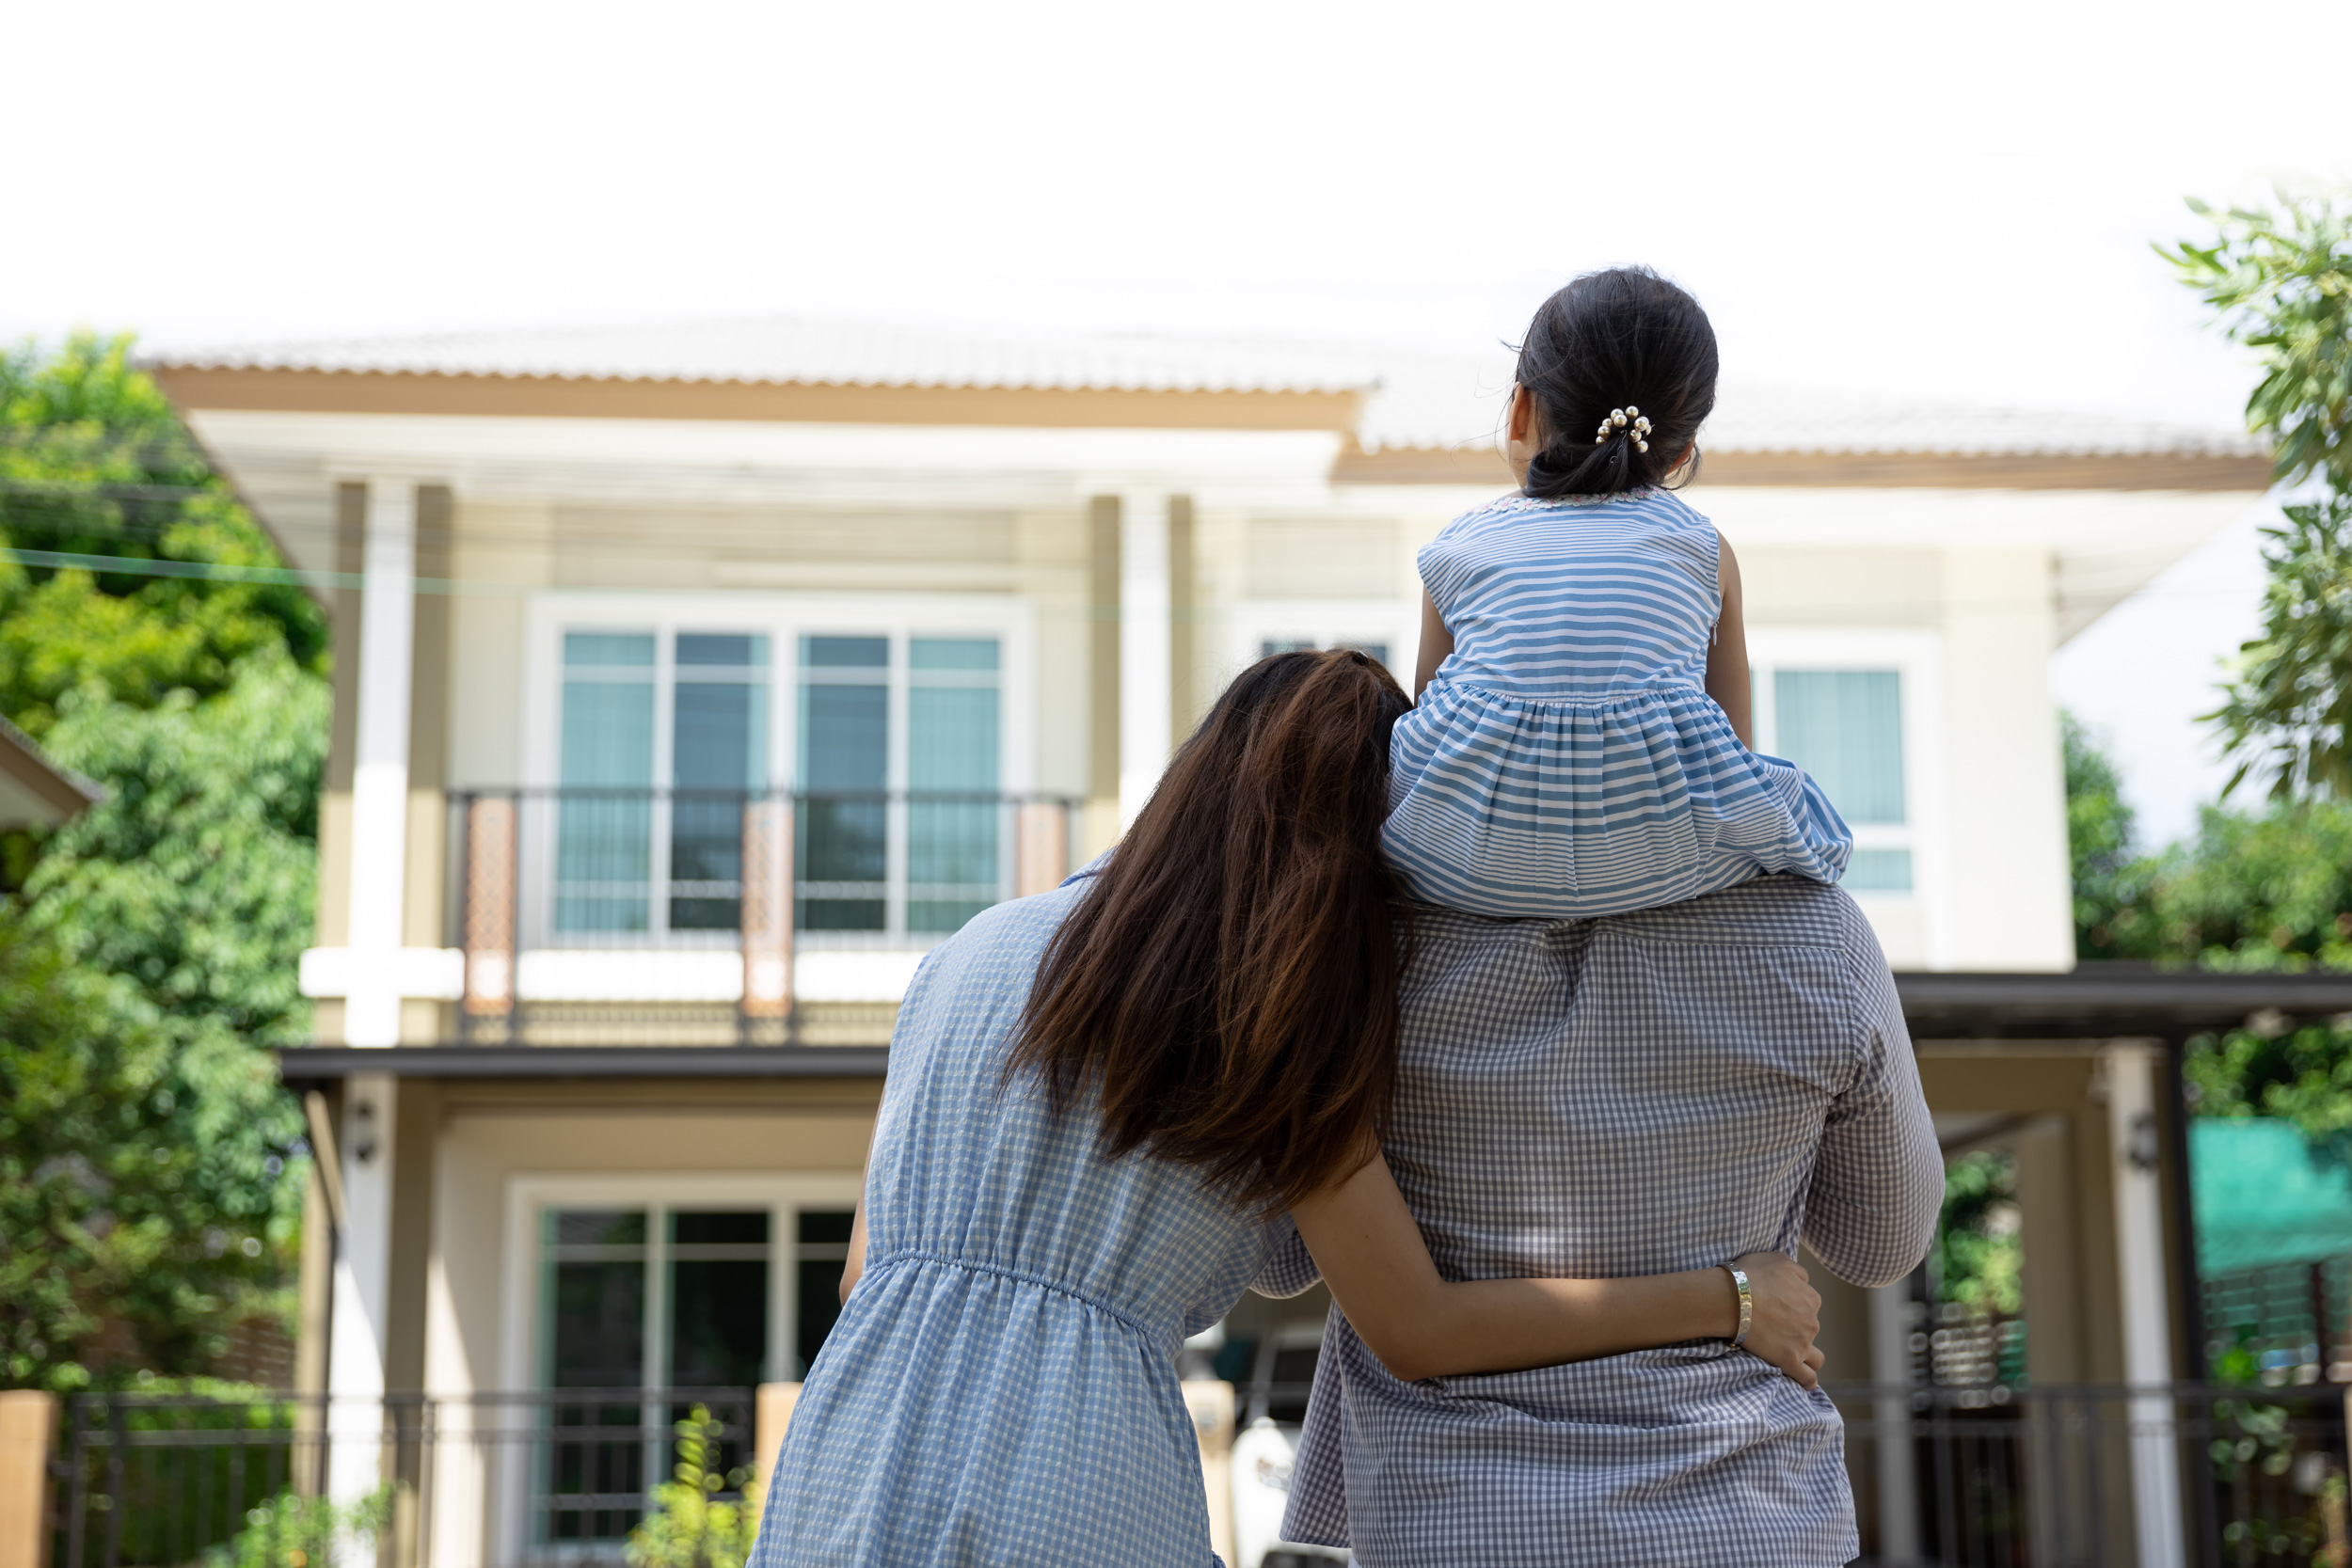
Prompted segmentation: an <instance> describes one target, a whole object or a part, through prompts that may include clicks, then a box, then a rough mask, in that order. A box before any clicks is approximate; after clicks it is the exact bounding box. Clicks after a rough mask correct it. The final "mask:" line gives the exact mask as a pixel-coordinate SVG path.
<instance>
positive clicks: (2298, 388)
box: [2157, 196, 2352, 493]
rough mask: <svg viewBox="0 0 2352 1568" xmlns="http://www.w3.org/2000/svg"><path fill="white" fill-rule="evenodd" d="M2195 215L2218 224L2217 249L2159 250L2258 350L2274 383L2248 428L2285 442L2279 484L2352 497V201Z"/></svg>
mask: <svg viewBox="0 0 2352 1568" xmlns="http://www.w3.org/2000/svg"><path fill="white" fill-rule="evenodd" d="M2189 209H2190V210H2191V211H2192V212H2194V213H2196V214H2197V215H2198V216H2200V217H2201V218H2205V219H2207V220H2209V221H2210V222H2211V223H2212V224H2213V225H2214V229H2215V234H2214V237H2213V239H2212V242H2211V243H2210V244H2207V245H2193V244H2191V243H2189V242H2187V241H2183V242H2181V243H2180V244H2179V245H2174V246H2172V247H2171V248H2169V249H2166V248H2165V247H2163V246H2161V245H2160V246H2158V247H2157V251H2158V254H2160V255H2162V256H2163V257H2164V258H2165V260H2167V261H2170V262H2171V263H2172V265H2173V266H2174V268H2175V269H2177V271H2178V272H2179V274H2180V277H2181V281H2182V282H2184V283H2185V284H2187V285H2188V286H2189V287H2190V288H2192V289H2195V290H2196V291H2197V292H2198V293H2199V294H2200V295H2201V296H2202V297H2203V299H2204V301H2205V303H2206V304H2208V305H2210V306H2212V307H2213V309H2215V310H2216V311H2217V313H2218V314H2219V315H2220V318H2221V323H2222V328H2223V330H2224V331H2226V332H2228V333H2229V335H2230V336H2231V337H2232V338H2233V339H2235V340H2236V341H2239V342H2241V343H2244V344H2246V345H2247V346H2248V347H2249V348H2251V349H2253V350H2255V351H2256V353H2257V355H2258V356H2259V358H2260V361H2261V364H2262V367H2263V378H2262V380H2261V382H2260V383H2259V384H2257V385H2256V387H2255V388H2254V390H2253V394H2252V395H2251V396H2250V397H2249V398H2248V399H2247V400H2246V420H2247V424H2248V426H2249V428H2250V429H2254V430H2258V431H2267V432H2269V433H2270V434H2271V435H2272V436H2275V437H2276V439H2277V443H2278V456H2277V467H2276V468H2275V469H2274V476H2275V478H2276V479H2277V480H2278V481H2280V483H2290V484H2292V483H2298V482H2300V481H2302V480H2304V479H2308V478H2310V477H2311V476H2312V475H2314V474H2318V475H2321V476H2324V477H2325V478H2326V479H2327V481H2328V487H2329V488H2330V489H2332V490H2335V491H2337V492H2339V493H2342V492H2346V491H2352V445H2348V444H2347V442H2346V440H2345V436H2346V433H2347V429H2352V204H2346V203H2344V202H2343V201H2341V200H2339V199H2336V198H2295V197H2287V196H2281V197H2280V198H2279V199H2278V201H2277V202H2276V203H2275V204H2274V205H2272V206H2270V207H2267V208H2259V207H2233V208H2230V209H2228V210H2227V211H2218V210H2217V209H2215V208H2213V207H2210V206H2208V205H2206V204H2205V203H2204V202H2201V201H2191V202H2190V203H2189Z"/></svg>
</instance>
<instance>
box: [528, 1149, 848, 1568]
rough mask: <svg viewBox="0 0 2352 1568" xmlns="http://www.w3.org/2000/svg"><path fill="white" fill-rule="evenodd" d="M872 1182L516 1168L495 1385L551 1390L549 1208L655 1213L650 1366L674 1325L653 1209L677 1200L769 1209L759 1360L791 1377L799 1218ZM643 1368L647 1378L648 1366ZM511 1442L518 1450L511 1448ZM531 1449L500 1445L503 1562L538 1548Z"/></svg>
mask: <svg viewBox="0 0 2352 1568" xmlns="http://www.w3.org/2000/svg"><path fill="white" fill-rule="evenodd" d="M865 1186H866V1179H865V1177H864V1175H863V1174H861V1173H857V1172H848V1171H843V1172H805V1173H795V1174H791V1175H785V1176H769V1175H757V1174H750V1173H740V1174H725V1173H720V1174H711V1173H681V1172H628V1173H612V1172H596V1173H536V1174H532V1175H517V1176H510V1177H509V1178H507V1181H506V1203H505V1209H506V1247H505V1254H506V1257H505V1269H504V1272H505V1280H504V1285H503V1290H504V1301H503V1303H502V1318H503V1321H502V1322H501V1325H500V1341H501V1343H500V1354H499V1362H500V1366H499V1370H500V1372H501V1377H500V1378H499V1379H498V1381H497V1382H495V1383H493V1384H490V1385H488V1386H491V1387H497V1388H513V1389H523V1390H529V1391H531V1392H532V1393H546V1392H549V1390H548V1386H547V1355H548V1351H549V1350H550V1349H551V1347H550V1346H549V1345H548V1342H547V1324H546V1303H545V1302H544V1301H543V1300H542V1299H541V1292H542V1290H543V1288H544V1285H545V1281H546V1278H547V1269H546V1261H547V1243H546V1241H545V1237H546V1230H545V1228H544V1226H543V1223H542V1216H543V1215H544V1214H545V1213H546V1212H547V1211H548V1210H549V1209H644V1210H645V1211H647V1216H646V1219H647V1223H646V1259H645V1269H646V1291H645V1352H644V1354H645V1363H646V1371H650V1370H652V1368H653V1367H654V1365H655V1364H656V1358H657V1357H659V1356H660V1355H661V1354H664V1346H665V1345H666V1342H667V1338H668V1327H669V1323H668V1320H667V1318H666V1317H665V1316H664V1315H663V1310H662V1309H663V1307H665V1306H666V1304H667V1298H668V1294H669V1281H668V1278H667V1274H666V1271H665V1270H663V1269H662V1268H661V1264H662V1262H663V1260H664V1257H665V1254H666V1250H667V1245H668V1241H667V1237H668V1227H667V1226H666V1225H663V1224H659V1223H656V1221H655V1219H654V1214H655V1212H667V1211H669V1210H674V1209H679V1208H693V1209H720V1208H724V1209H739V1210H742V1209H765V1210H767V1211H768V1215H769V1220H768V1234H769V1238H770V1241H769V1254H768V1355H767V1361H766V1364H765V1365H764V1366H763V1367H762V1368H761V1381H762V1382H763V1383H776V1382H784V1381H787V1379H785V1378H783V1377H781V1376H780V1375H779V1373H780V1372H781V1371H782V1370H783V1369H784V1368H785V1366H786V1358H787V1356H788V1355H789V1354H790V1353H791V1347H792V1346H793V1344H794V1343H795V1342H796V1339H797V1338H798V1335H799V1332H800V1323H799V1321H798V1313H799V1306H800V1301H799V1291H798V1289H797V1285H798V1280H797V1277H796V1274H795V1270H794V1264H795V1263H796V1262H797V1261H798V1259H797V1258H796V1257H795V1255H794V1254H795V1249H796V1247H797V1244H798V1241H799V1236H800V1216H801V1214H802V1212H803V1211H805V1210H844V1209H854V1208H856V1207H857V1203H858V1199H859V1197H860V1196H862V1194H863V1193H864V1191H865ZM657 1237H658V1238H660V1240H657V1239H656V1238H657ZM639 1375H640V1377H641V1378H644V1376H645V1375H646V1373H645V1372H641V1373H640V1374H639ZM644 1388H645V1390H646V1391H647V1392H657V1391H659V1386H658V1385H655V1384H652V1383H650V1382H648V1383H645V1384H644ZM500 1419H501V1420H503V1419H506V1418H500ZM507 1449H512V1450H513V1451H512V1452H508V1451H506V1450H507ZM533 1451H534V1450H533V1449H532V1446H531V1445H530V1444H528V1443H523V1444H514V1445H501V1451H500V1452H499V1453H498V1454H496V1455H494V1456H493V1460H492V1465H493V1469H494V1478H493V1481H492V1484H491V1489H490V1493H489V1498H490V1501H491V1505H492V1509H493V1514H494V1516H493V1518H492V1519H491V1521H490V1526H491V1530H490V1539H491V1540H493V1541H496V1542H498V1543H501V1545H502V1547H503V1550H504V1553H505V1560H510V1561H516V1562H519V1561H523V1560H526V1558H528V1557H530V1556H531V1555H532V1553H533V1552H535V1551H538V1550H540V1548H536V1547H533V1546H532V1544H531V1542H530V1530H531V1512H532V1498H531V1497H530V1495H529V1494H530V1488H531V1486H532V1474H533V1471H532V1455H533Z"/></svg>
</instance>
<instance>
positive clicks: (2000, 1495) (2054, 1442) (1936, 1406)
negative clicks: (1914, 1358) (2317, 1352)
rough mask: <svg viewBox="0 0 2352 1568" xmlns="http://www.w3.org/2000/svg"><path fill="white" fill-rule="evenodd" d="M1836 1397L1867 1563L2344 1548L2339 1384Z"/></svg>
mask: <svg viewBox="0 0 2352 1568" xmlns="http://www.w3.org/2000/svg"><path fill="white" fill-rule="evenodd" d="M1829 1392H1830V1396H1831V1398H1832V1399H1833V1400H1835V1401H1836V1404H1837V1406H1838V1409H1839V1411H1840V1412H1841V1413H1842V1414H1843V1415H1844V1417H1845V1418H1846V1447H1847V1461H1848V1465H1849V1466H1850V1470H1851V1474H1852V1477H1853V1481H1854V1492H1855V1498H1856V1504H1857V1513H1859V1515H1860V1519H1861V1524H1862V1529H1863V1544H1864V1548H1865V1550H1864V1560H1865V1561H1867V1562H1874V1563H1883V1564H1896V1563H1904V1564H1913V1563H1916V1564H1936V1565H1938V1568H1943V1565H1959V1564H1967V1565H1970V1568H2027V1565H2031V1568H2076V1565H2081V1568H2104V1565H2106V1564H2110V1563H2114V1564H2122V1563H2138V1562H2150V1561H2154V1562H2164V1561H2181V1562H2187V1563H2198V1564H2207V1563H2210V1564H2230V1565H2246V1568H2251V1565H2255V1564H2264V1565H2273V1564H2276V1565H2283V1564H2288V1563H2293V1564H2296V1568H2304V1565H2307V1564H2310V1563H2312V1562H2313V1561H2315V1560H2325V1559H2322V1558H2320V1557H2319V1556H2318V1554H2320V1553H2321V1552H2323V1551H2324V1550H2326V1549H2328V1548H2329V1547H2331V1546H2332V1547H2336V1548H2339V1549H2341V1548H2342V1547H2343V1546H2344V1503H2343V1495H2344V1494H2343V1489H2344V1468H2345V1448H2344V1390H2342V1389H2339V1388H2334V1387H2327V1386H2322V1387H2317V1388H2306V1389H2294V1388H2283V1389H2275V1388H2263V1387H2225V1386H2185V1385H2170V1386H2157V1387H2152V1388H2125V1387H2118V1386H2112V1385H2098V1386H2039V1387H2012V1386H2004V1385H1997V1384H1995V1385H1989V1386H1973V1387H1931V1386H1930V1387H1918V1386H1909V1387H1907V1386H1871V1385H1843V1386H1832V1387H1831V1388H1830V1390H1829ZM1890 1439H1891V1441H1890ZM2168 1542H2169V1545H2167V1544H2166V1543H2168ZM2173 1547H2177V1551H2175V1550H2173V1549H2172V1548H2173ZM2143 1548H2153V1549H2150V1550H2145V1551H2144V1550H2143Z"/></svg>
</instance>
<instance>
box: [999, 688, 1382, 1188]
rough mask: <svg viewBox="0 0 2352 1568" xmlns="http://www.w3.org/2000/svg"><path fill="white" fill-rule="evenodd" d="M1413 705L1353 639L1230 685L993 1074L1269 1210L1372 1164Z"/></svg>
mask: <svg viewBox="0 0 2352 1568" xmlns="http://www.w3.org/2000/svg"><path fill="white" fill-rule="evenodd" d="M1409 706H1411V704H1410V703H1408V702H1407V701H1406V696H1405V693H1404V692H1403V691H1401V690H1399V689H1398V688H1397V684H1396V682H1395V681H1394V680H1393V679H1391V676H1390V675H1389V673H1388V672H1387V671H1386V670H1383V669H1382V668H1381V667H1380V666H1379V665H1378V664H1376V663H1375V662H1374V661H1373V660H1372V659H1370V658H1367V657H1365V656H1364V655H1362V654H1360V653H1356V652H1354V651H1352V650H1346V649H1342V650H1337V651H1334V652H1329V653H1288V654H1276V655H1275V656H1273V657H1270V658H1263V659H1261V660H1259V661H1258V662H1257V663H1256V664H1253V665H1251V666H1250V667H1249V668H1248V670H1245V671H1244V672H1242V673H1241V676H1240V677H1239V678H1238V679H1236V680H1235V681H1234V682H1233V684H1232V686H1230V687H1228V688H1227V689H1226V691H1225V694H1224V695H1223V696H1222V697H1219V698H1218V699H1217V701H1216V706H1215V707H1214V708H1212V709H1210V711H1209V716H1208V717H1207V718H1206V719H1204V720H1202V721H1201V722H1200V729H1198V730H1196V731H1195V732H1194V733H1193V736H1192V738H1191V739H1189V740H1187V741H1185V742H1184V748H1183V750H1181V751H1179V752H1177V753H1176V760H1175V761H1174V762H1172V763H1170V764H1169V765H1168V772H1167V774H1166V776H1165V777H1163V778H1162V779H1161V780H1160V785H1159V788H1158V789H1157V790H1155V791H1154V792H1153V793H1152V799H1151V800H1150V801H1149V802H1148V803H1147V804H1146V805H1145V806H1144V808H1143V811H1142V813H1141V814H1140V815H1139V816H1136V822H1135V826H1134V827H1132V828H1130V829H1128V830H1127V834H1126V836H1125V837H1124V838H1123V839H1121V840H1120V845H1119V848H1118V850H1117V852H1116V853H1114V854H1113V855H1112V856H1111V857H1110V861H1109V863H1107V864H1106V865H1105V866H1104V868H1103V870H1102V871H1101V872H1100V873H1098V874H1097V875H1096V876H1095V878H1094V879H1093V886H1092V888H1091V889H1090V890H1089V892H1088V894H1087V895H1086V897H1085V898H1084V900H1083V901H1082V902H1080V904H1079V905H1078V907H1077V908H1076V909H1075V910H1073V911H1072V912H1071V914H1070V917H1069V918H1068V919H1067V920H1066V921H1064V922H1063V924H1062V927H1061V929H1060V930H1059V931H1058V932H1057V934H1056V935H1055V937H1054V940H1053V942H1052V944H1051V945H1050V946H1048V947H1047V949H1046V952H1045V957H1044V959H1043V961H1042V963H1041V965H1040V966H1039V969H1038V976H1037V983H1036V985H1035V986H1034V987H1033V988H1032V989H1031V990H1030V993H1029V1002H1028V1006H1027V1007H1026V1008H1025V1011H1024V1013H1023V1018H1022V1030H1021V1035H1020V1037H1019V1040H1018V1042H1017V1044H1016V1045H1015V1047H1014V1049H1013V1053H1012V1056H1011V1058H1010V1060H1009V1063H1008V1064H1007V1068H1006V1072H1007V1075H1008V1076H1010V1075H1011V1074H1012V1073H1014V1072H1016V1071H1020V1070H1025V1069H1026V1070H1034V1071H1035V1072H1037V1073H1038V1074H1039V1076H1040V1077H1041V1079H1042V1081H1043V1083H1044V1085H1045V1087H1046V1090H1047V1093H1048V1094H1049V1096H1050V1097H1051V1099H1052V1101H1053V1104H1054V1106H1055V1108H1056V1109H1057V1111H1068V1110H1069V1109H1070V1108H1071V1107H1072V1106H1073V1105H1074V1104H1076V1103H1078V1101H1080V1099H1081V1097H1082V1096H1084V1095H1085V1094H1086V1093H1087V1092H1088V1091H1089V1090H1091V1091H1092V1092H1093V1094H1094V1096H1095V1098H1096V1099H1097V1100H1098V1101H1099V1102H1100V1105H1101V1115H1102V1121H1103V1132H1102V1137H1103V1148H1104V1152H1105V1154H1107V1155H1108V1156H1110V1157H1112V1158H1117V1157H1119V1156H1120V1155H1123V1154H1127V1153H1129V1152H1131V1151H1133V1150H1135V1149H1137V1148H1147V1147H1148V1148H1149V1151H1150V1152H1151V1153H1152V1154H1154V1155H1156V1156H1158V1157H1159V1158H1161V1159H1165V1160H1172V1161H1175V1162H1177V1163H1179V1164H1186V1165H1191V1166H1194V1167H1196V1168H1197V1169H1198V1170H1199V1171H1200V1173H1201V1175H1202V1177H1203V1178H1204V1180H1207V1182H1208V1183H1209V1184H1210V1185H1212V1186H1215V1187H1218V1188H1221V1189H1223V1190H1225V1191H1226V1192H1228V1193H1229V1194H1230V1195H1231V1196H1232V1197H1233V1198H1234V1199H1235V1200H1236V1201H1237V1202H1240V1203H1244V1204H1248V1205H1251V1206H1274V1205H1279V1204H1280V1203H1283V1202H1286V1201H1288V1200H1291V1199H1294V1198H1296V1197H1299V1196H1304V1195H1305V1194H1308V1193H1311V1192H1313V1191H1315V1190H1316V1189H1317V1188H1319V1187H1321V1186H1323V1185H1324V1184H1325V1183H1327V1182H1328V1181H1329V1180H1333V1179H1335V1178H1338V1177H1341V1176H1344V1175H1345V1174H1347V1172H1348V1171H1349V1170H1352V1169H1353V1168H1354V1166H1355V1164H1358V1163H1360V1162H1361V1161H1363V1160H1365V1159H1367V1158H1369V1157H1370V1156H1371V1154H1372V1153H1373V1152H1374V1151H1375V1148H1376V1147H1377V1141H1378V1138H1379V1134H1380V1132H1382V1130H1383V1129H1384V1128H1385V1126H1386V1123H1387V1119H1388V1111H1389V1101H1390V1095H1391V1086H1392V1085H1393V1083H1394V1081H1395V1077H1396V1037H1397V985H1398V982H1399V980H1400V978H1401V977H1402V976H1401V973H1400V971H1401V965H1402V962H1403V958H1402V955H1401V954H1400V952H1399V938H1400V932H1399V930H1398V925H1399V922H1400V921H1401V920H1402V918H1403V917H1402V915H1401V914H1400V913H1399V906H1400V902H1401V893H1400V890H1399V887H1398V885H1397V883H1396V881H1395V879H1394V878H1393V877H1392V875H1391V872H1390V871H1389V869H1388V866H1387V863H1385V862H1384V861H1383V860H1382V858H1381V854H1380V824H1381V820H1382V818H1383V817H1384V816H1387V813H1388V790H1389V729H1390V726H1391V725H1392V724H1394V723H1395V722H1396V721H1397V718H1398V717H1399V716H1400V715H1401V714H1403V713H1404V712H1405V711H1406V708H1408V707H1409Z"/></svg>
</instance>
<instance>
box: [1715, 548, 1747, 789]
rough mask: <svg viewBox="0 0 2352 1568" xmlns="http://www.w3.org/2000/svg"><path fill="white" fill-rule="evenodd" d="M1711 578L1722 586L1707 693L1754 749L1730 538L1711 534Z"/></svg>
mask: <svg viewBox="0 0 2352 1568" xmlns="http://www.w3.org/2000/svg"><path fill="white" fill-rule="evenodd" d="M1715 580H1716V582H1717V583H1718V584H1719V585H1720V587H1721V588H1722V590H1723V600H1724V607H1723V613H1722V614H1721V615H1720V616H1719V617H1718V618H1717V620H1716V622H1715V643H1714V646H1712V647H1710V648H1708V650H1707V694H1708V696H1710V697H1712V698H1714V699H1715V705H1716V706H1717V707H1719V708H1722V709H1723V710H1724V718H1726V719H1728V720H1730V721H1731V733H1732V734H1734V735H1736V736H1739V737H1740V745H1742V746H1745V747H1746V748H1748V750H1750V751H1754V750H1756V724H1755V715H1754V713H1753V711H1752V709H1753V708H1754V706H1755V703H1756V687H1755V684H1754V683H1753V682H1752V681H1751V680H1750V678H1749V676H1748V623H1747V619H1746V617H1745V616H1744V615H1742V614H1741V612H1740V596H1741V595H1740V558H1739V557H1738V556H1736V555H1734V554H1732V553H1731V544H1730V541H1728V540H1726V539H1725V538H1724V536H1723V535H1722V534H1720V533H1719V534H1717V535H1716V536H1715Z"/></svg>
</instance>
